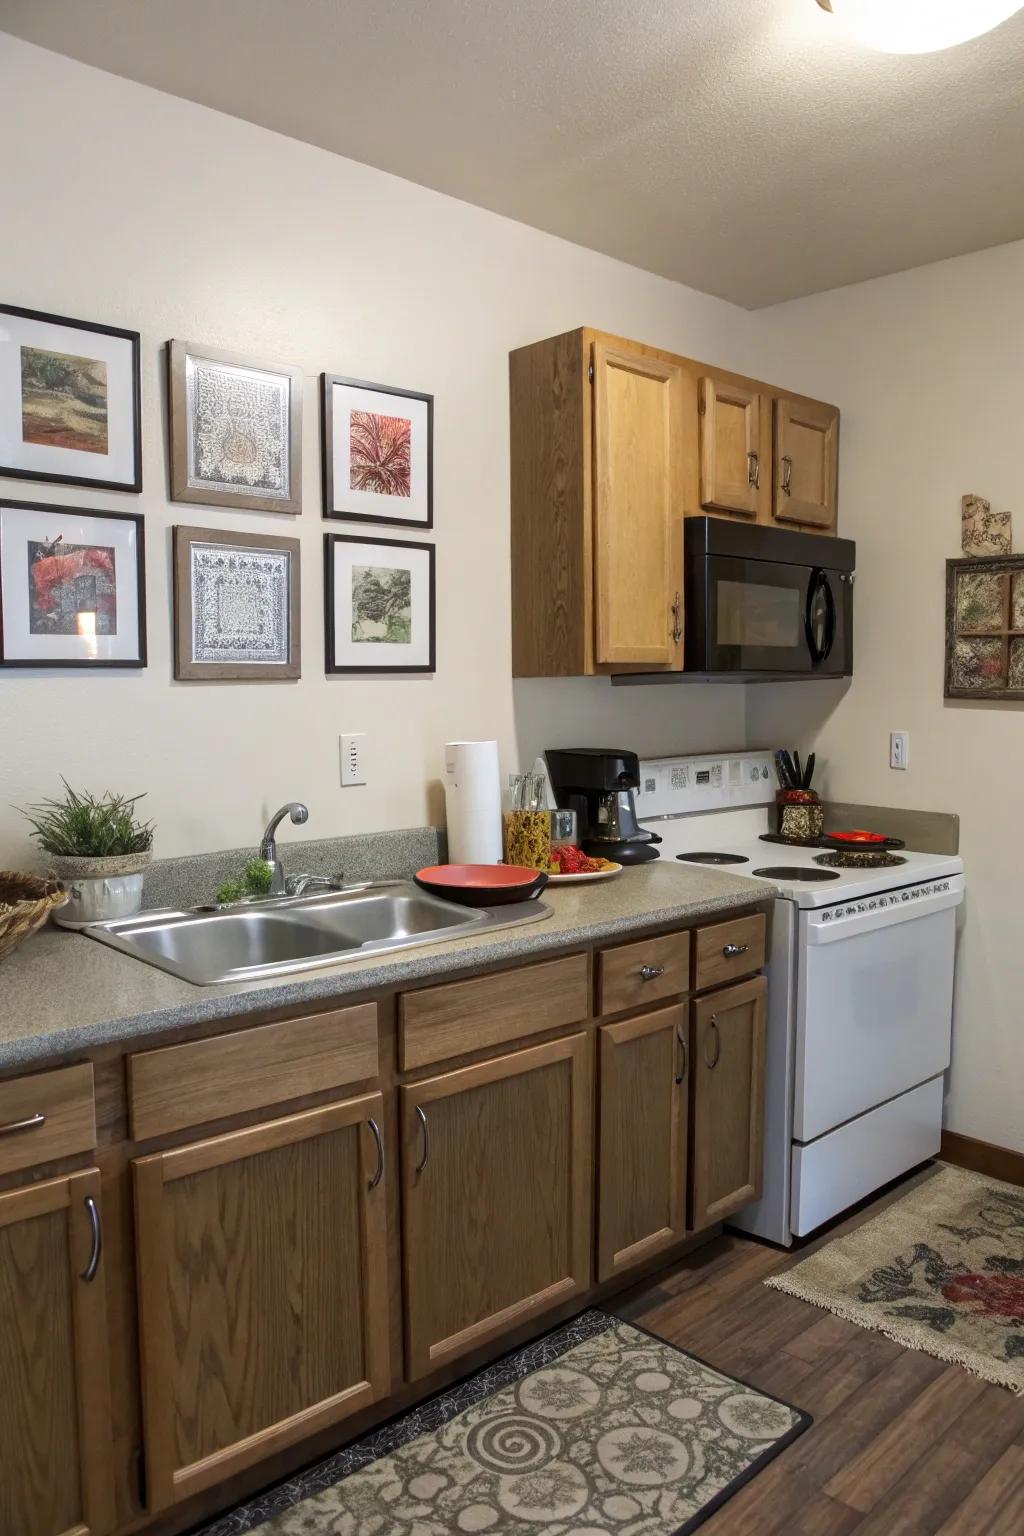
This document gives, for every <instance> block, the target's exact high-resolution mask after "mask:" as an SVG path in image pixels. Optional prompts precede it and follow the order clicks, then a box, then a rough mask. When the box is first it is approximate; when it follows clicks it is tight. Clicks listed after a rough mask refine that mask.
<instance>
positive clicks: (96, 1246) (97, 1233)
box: [82, 1195, 103, 1284]
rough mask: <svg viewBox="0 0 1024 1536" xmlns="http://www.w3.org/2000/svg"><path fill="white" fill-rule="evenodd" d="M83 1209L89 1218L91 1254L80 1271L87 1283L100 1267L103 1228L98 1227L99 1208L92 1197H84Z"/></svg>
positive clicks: (93, 1278)
mask: <svg viewBox="0 0 1024 1536" xmlns="http://www.w3.org/2000/svg"><path fill="white" fill-rule="evenodd" d="M85 1209H86V1212H87V1213H88V1216H89V1225H90V1227H91V1228H92V1253H91V1254H90V1255H89V1262H88V1264H87V1265H86V1266H85V1268H84V1269H83V1270H82V1279H83V1280H84V1281H85V1282H86V1284H88V1283H89V1281H90V1280H95V1279H96V1271H97V1270H98V1269H99V1267H100V1259H101V1258H102V1257H103V1228H102V1227H101V1226H100V1208H99V1206H98V1205H97V1204H96V1201H95V1200H94V1199H93V1197H92V1195H86V1197H85Z"/></svg>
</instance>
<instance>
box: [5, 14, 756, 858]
mask: <svg viewBox="0 0 1024 1536" xmlns="http://www.w3.org/2000/svg"><path fill="white" fill-rule="evenodd" d="M0 157H2V159H0V209H2V213H0V219H2V224H3V238H2V240H0V271H2V273H3V280H2V283H0V289H2V295H0V302H5V303H13V304H20V305H24V306H27V307H29V308H35V309H42V310H49V311H52V312H55V313H57V314H66V315H72V316H75V317H77V318H84V319H92V320H99V321H102V322H106V323H109V324H112V325H121V326H128V327H131V328H133V329H137V330H139V331H141V333H142V357H143V398H144V484H145V489H144V491H143V493H142V495H141V497H138V498H136V497H132V496H126V495H118V494H116V493H114V494H112V493H109V492H95V493H94V492H89V491H87V490H81V489H74V488H62V487H60V486H50V485H43V486H37V485H33V484H32V483H31V482H17V481H7V482H6V483H2V484H0V494H6V495H9V496H12V497H20V498H22V499H24V500H35V501H45V502H51V503H58V504H59V503H65V504H78V505H88V506H97V507H113V508H119V509H124V508H127V509H134V508H138V509H139V510H141V511H142V512H144V513H145V515H146V526H147V564H148V598H149V642H150V660H149V667H148V669H146V670H145V671H142V672H136V673H132V672H125V673H123V674H117V675H111V674H109V673H102V672H96V673H89V672H67V673H63V674H62V673H59V672H50V673H47V672H42V671H40V672H17V671H7V672H2V671H0V855H2V859H0V862H3V861H4V860H6V861H7V862H14V863H18V862H19V861H22V862H23V861H24V860H25V858H26V857H27V844H26V841H25V832H24V826H23V823H22V821H21V819H20V818H19V817H18V816H17V815H16V813H15V812H14V811H13V810H11V809H10V807H11V805H12V804H15V805H17V804H24V803H25V802H26V801H29V800H31V799H33V798H35V797H37V796H39V795H46V794H49V793H51V792H52V791H53V790H54V789H56V788H57V787H58V775H59V774H61V773H63V774H65V775H66V776H67V778H68V779H69V780H70V781H71V782H72V783H73V784H78V785H85V786H88V787H91V788H93V789H103V788H105V787H106V786H107V785H111V786H113V787H115V788H117V789H119V790H123V791H128V792H135V791H139V790H146V791H147V792H148V797H149V798H148V801H147V802H146V804H147V808H148V811H149V813H150V814H151V815H152V816H153V817H155V819H156V822H157V824H158V838H157V851H158V853H160V854H165V855H166V854H175V853H184V852H191V851H195V850H199V849H206V848H219V847H230V846H234V845H237V844H244V843H251V842H253V840H254V839H255V838H256V837H257V836H258V833H259V831H260V829H261V826H262V822H263V820H264V818H265V815H266V813H267V811H268V810H269V809H272V808H274V807H275V806H277V805H278V804H280V802H281V801H282V800H285V799H291V798H295V797H300V798H302V799H304V800H306V801H307V802H308V804H309V807H310V812H311V815H310V821H309V824H308V827H307V829H306V831H307V832H308V835H310V836H331V835H336V834H341V833H345V832H350V831H355V830H363V829H369V828H385V827H400V826H410V825H421V824H423V823H424V822H425V821H426V820H428V819H432V820H434V821H435V822H436V821H439V820H440V818H441V804H442V803H441V799H440V796H439V794H438V792H437V788H436V780H437V776H438V773H439V769H440V762H441V747H442V745H443V743H444V742H445V741H446V740H449V739H451V738H453V737H465V736H497V737H498V738H499V740H500V743H501V749H502V756H503V760H504V762H505V765H506V766H508V767H511V766H512V765H513V759H514V757H515V755H516V753H517V748H518V744H519V743H518V742H517V736H518V738H520V740H521V744H522V751H523V753H524V756H525V757H526V758H527V759H529V760H532V758H533V756H534V755H535V753H536V752H537V751H538V750H540V749H541V748H543V747H544V746H545V745H554V744H562V745H564V744H566V743H567V741H568V740H569V738H570V737H571V736H576V737H577V738H578V739H579V740H580V741H581V742H584V743H591V744H596V743H602V742H604V743H610V744H612V745H625V746H634V747H636V748H637V749H639V750H641V751H662V750H671V749H673V748H675V747H678V748H679V749H680V750H683V749H686V748H688V747H699V746H708V747H712V746H714V745H716V744H719V743H728V744H735V743H738V742H740V741H741V740H742V733H743V727H744V717H743V691H742V689H735V688H718V689H714V690H712V691H710V692H708V691H706V690H702V691H701V692H700V694H699V696H694V695H692V694H690V693H688V692H685V693H684V692H681V693H680V694H678V695H675V694H673V696H672V698H671V700H669V699H668V698H667V697H666V694H665V691H664V690H663V689H641V690H628V691H623V690H614V691H613V690H612V689H611V687H610V685H609V684H608V683H606V682H604V681H594V682H588V681H583V680H580V681H578V682H572V683H562V684H558V685H546V684H543V683H537V684H533V683H524V684H522V685H519V686H518V687H517V689H516V691H515V694H514V692H513V685H512V682H511V679H510V659H509V658H510V617H509V557H508V548H509V533H508V521H509V513H508V506H509V494H508V392H507V390H508V386H507V366H508V365H507V355H508V352H509V350H510V348H512V347H516V346H520V345H522V344H524V343H526V342H529V341H534V340H537V339H539V338H540V337H543V336H547V335H551V334H554V333H555V332H558V331H561V330H567V329H569V328H571V327H573V326H577V325H584V324H595V325H601V326H604V327H606V328H608V329H610V330H613V331H619V332H623V333H625V334H626V335H630V336H636V337H637V338H640V339H650V340H656V341H659V342H661V343H664V344H665V345H667V346H669V347H674V348H676V349H677V350H679V351H681V352H684V353H689V354H692V355H696V356H702V355H708V356H711V357H713V358H715V359H717V360H720V361H721V362H723V363H725V364H730V363H731V364H732V365H733V366H740V365H741V364H742V361H743V353H742V346H741V336H742V335H743V334H745V323H746V320H747V317H746V315H745V314H744V313H743V312H742V311H740V310H737V309H735V308H733V307H732V306H730V305H727V304H724V303H722V302H720V301H718V300H715V299H711V298H708V297H706V296H704V295H701V294H697V293H693V292H691V291H690V290H688V289H685V288H681V287H679V286H678V285H676V284H673V283H670V282H667V281H665V280H663V279H660V278H656V277H652V276H650V275H649V274H646V273H643V272H640V271H637V270H635V269H633V268H630V267H627V266H624V265H622V264H621V263H617V262H614V261H611V260H609V259H607V258H605V257H602V256H598V255H596V254H593V253H592V252H589V251H585V250H583V249H581V248H580V247H577V246H573V245H570V244H567V243H566V242H564V241H560V240H556V239H553V238H551V237H550V236H547V235H543V234H540V233H537V232H536V231H534V230H531V229H528V228H526V227H525V226H524V225H521V224H516V223H513V222H511V221H509V220H506V219H502V218H499V217H497V216H495V215H493V214H490V213H485V212H483V211H481V210H479V209H477V208H474V207H470V206H469V205H468V204H465V203H460V202H457V201H455V200H453V199H451V198H446V197H442V196H440V195H438V194H437V193H434V192H430V191H427V190H425V189H423V188H421V187H417V186H414V185H412V184H411V183H409V182H404V181H401V180H398V179H397V178H394V177H390V176H386V175H384V174H382V173H380V172H378V171H375V170H371V169H369V168H367V167H365V166H362V165H357V164H355V163H354V162H351V161H346V160H342V159H339V158H338V157H336V156H333V155H330V154H328V153H326V152H324V151H322V150H318V149H314V148H311V147H310V146H308V145H306V144H301V143H298V142H296V141H294V140H291V139H287V138H283V137H281V136H279V135H276V134H273V133H269V132H267V131H265V130H263V129H260V128H256V127H253V126H252V125H250V124H248V123H243V122H240V121H238V120H236V119H234V118H230V117H226V116H223V115H220V114H218V113H214V112H210V111H207V110H206V109H204V108H202V107H198V106H195V105H193V104H192V103H190V102H185V101H181V100H178V99H176V98H174V97H171V96H166V95H163V94H161V93H158V92H155V91H152V90H149V89H147V88H145V87H142V86H138V85H135V84H132V83H130V82H128V81H126V80H122V79H119V78H117V77H115V76H113V75H108V74H104V73H101V72H99V71H96V70H93V69H90V68H87V67H85V66H83V65H80V64H77V63H74V62H72V61H70V60H68V59H64V58H61V57H59V56H58V55H55V54H51V53H48V52H45V51H42V50H39V49H36V48H33V47H30V46H28V45H26V44H24V43H20V42H16V41H15V40H14V39H12V38H10V37H8V36H5V35H3V34H0ZM172 336H177V337H183V338H188V339H190V340H197V341H205V342H209V343H214V344H220V345H221V346H224V347H227V348H232V349H234V350H236V351H239V352H251V353H252V354H254V355H255V356H256V357H267V358H274V359H281V360H283V361H286V362H292V363H298V364H301V365H302V367H303V368H304V369H305V372H306V395H305V415H304V442H303V465H304V473H303V480H304V485H303V496H304V507H305V510H304V512H303V514H302V516H301V517H299V518H297V519H294V520H291V519H285V518H281V517H280V516H275V515H273V514H267V515H262V514H258V513H239V512H229V511H225V510H223V509H222V510H219V511H214V510H211V511H209V512H206V511H204V510H203V509H201V508H197V507H194V506H187V505H181V506H177V505H174V504H172V503H170V502H169V500H168V497H167V472H166V448H165V426H164V406H165V402H164V384H163V351H162V349H163V344H164V342H165V341H166V340H167V339H168V338H169V337H172ZM321 370H327V371H331V372H337V373H343V374H348V375H352V376H355V377H357V378H366V379H372V380H375V381H381V382H386V383H392V384H399V385H408V386H410V387H411V388H415V389H422V390H429V391H432V392H433V393H434V395H435V411H436V418H435V513H436V516H435V521H436V543H437V548H438V559H439V563H438V662H437V675H436V677H434V678H418V679H407V680H385V681H377V680H374V679H373V678H370V677H367V678H358V679H355V680H352V679H348V678H339V677H333V678H325V676H324V674H323V660H322V658H323V616H322V595H321V593H322V575H321V572H322V552H321V544H322V534H323V531H324V527H325V525H324V524H323V523H322V522H321V518H320V493H319V468H318V466H319V441H318V430H319V429H318V407H317V376H318V374H319V373H320V372H321ZM175 522H180V523H199V524H206V525H208V526H210V527H223V528H237V529H248V530H252V531H259V530H260V529H263V530H265V531H272V532H275V533H281V532H289V533H291V532H292V531H297V532H298V533H299V534H300V536H301V539H302V556H303V567H304V568H303V582H302V586H303V592H302V597H303V634H302V645H303V668H304V676H303V678H302V680H301V682H299V683H297V684H281V683H278V684H248V685H244V684H231V685H225V684H219V685H218V684H189V683H175V682H174V681H173V679H172V676H171V673H172V658H171V615H170V572H169V553H170V533H169V529H170V527H171V525H172V524H173V523H175ZM326 526H327V527H329V528H333V529H334V530H335V531H339V530H340V531H345V530H344V525H342V524H339V523H331V524H328V525H326ZM367 527H368V525H365V524H364V525H356V526H355V527H354V528H352V529H350V530H349V531H355V532H359V531H362V532H366V531H367ZM370 531H371V532H372V529H371V530H370ZM382 532H383V533H384V534H385V536H389V537H394V536H396V535H395V531H394V530H390V531H389V530H387V529H384V530H382ZM411 536H412V537H417V536H418V535H416V534H412V535H411ZM652 699H653V700H654V701H655V704H652V702H651V701H652ZM655 705H656V707H655ZM342 730H351V731H365V732H367V733H368V734H369V737H370V747H371V753H372V756H371V765H372V782H371V783H370V784H369V785H368V786H367V787H366V788H365V789H349V790H345V791H342V790H340V789H339V787H338V741H337V737H338V733H339V732H340V731H342ZM432 783H433V784H434V788H433V789H432V790H431V789H430V787H429V786H430V785H431V784H432Z"/></svg>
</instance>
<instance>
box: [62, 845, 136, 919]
mask: <svg viewBox="0 0 1024 1536" xmlns="http://www.w3.org/2000/svg"><path fill="white" fill-rule="evenodd" d="M151 857H152V855H151V854H149V853H137V854H132V855H130V856H129V857H126V858H121V859H117V858H113V859H60V858H54V859H52V861H51V862H52V866H53V872H54V873H55V874H56V875H57V877H58V878H59V879H60V881H61V883H62V884H63V886H64V889H65V890H66V891H67V893H68V901H67V904H66V905H65V906H63V907H60V908H58V910H57V911H56V912H54V913H53V914H52V916H53V921H54V922H55V923H56V924H57V926H58V927H59V928H84V927H85V926H86V924H87V923H105V922H110V921H111V920H112V919H113V918H115V917H131V916H132V914H133V913H135V912H138V911H139V909H140V908H141V906H142V880H143V876H142V871H143V869H144V868H145V866H146V865H147V864H148V863H149V861H150V858H151Z"/></svg>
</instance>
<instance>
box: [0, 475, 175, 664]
mask: <svg viewBox="0 0 1024 1536" xmlns="http://www.w3.org/2000/svg"><path fill="white" fill-rule="evenodd" d="M104 524H106V525H107V526H106V528H104V526H103V525H104ZM76 525H78V526H77V530H76ZM90 525H91V526H90ZM122 525H125V526H122ZM127 525H130V527H129V526H127ZM90 540H96V541H97V542H88V541H90ZM99 540H112V541H113V542H112V543H107V542H105V543H100V542H98V541H99ZM62 546H63V547H62ZM87 551H88V552H89V553H90V554H92V555H93V556H94V558H93V559H92V560H89V559H88V558H87V559H85V560H84V561H80V562H79V567H78V569H77V571H76V570H75V569H74V567H72V568H71V569H70V570H68V571H67V572H66V573H61V572H59V571H54V572H51V573H48V579H47V581H46V583H45V586H44V585H43V584H40V586H39V588H38V594H35V595H34V589H33V586H32V573H33V569H34V567H35V565H36V563H37V561H39V562H41V560H42V559H44V558H45V559H49V558H54V557H55V558H65V559H67V558H69V557H71V556H74V555H83V554H85V553H86V552H87ZM97 557H99V558H97ZM121 560H123V561H124V562H125V563H126V564H127V565H128V571H127V572H125V575H124V585H123V586H122V585H121V583H120V576H121V572H120V571H119V569H118V567H119V563H120V561H121ZM49 577H55V578H56V579H49ZM111 582H112V583H113V585H112V586H111ZM72 584H74V586H75V587H76V588H77V591H78V600H79V601H81V602H82V603H83V608H82V610H81V611H80V612H78V613H77V614H76V615H75V617H76V627H75V629H74V630H72V629H70V628H69V627H67V625H68V621H69V618H70V611H69V610H68V609H67V604H66V603H64V602H63V601H62V593H63V592H64V591H66V590H67V589H68V588H72ZM83 585H84V587H85V588H86V589H87V590H86V591H85V592H83V591H82V587H83ZM111 594H112V596H111ZM41 599H43V600H44V601H45V612H44V613H41V612H40V610H43V605H44V604H43V601H41ZM90 602H91V604H92V607H91V608H90V607H89V606H88V604H89V603H90ZM111 604H112V621H111V620H108V623H111V627H105V626H104V624H103V622H102V617H101V615H102V613H103V609H104V607H106V608H107V610H108V613H109V612H110V607H111ZM88 613H91V614H92V626H91V629H90V628H89V627H85V626H83V624H82V622H81V621H82V620H83V619H84V618H85V616H86V614H88ZM51 615H52V616H53V621H54V622H55V623H56V626H57V627H56V628H55V629H53V628H51V629H49V630H48V631H47V630H44V629H43V628H42V627H41V626H38V627H37V619H38V618H40V617H46V618H47V619H49V618H50V616H51ZM126 639H127V643H126V644H125V643H124V642H125V640H126ZM12 651H13V652H15V654H12ZM104 653H105V654H104ZM115 653H118V654H115ZM146 659H147V657H146V525H145V519H144V518H143V517H142V514H141V513H139V512H108V511H105V510H103V509H101V508H99V507H63V506H54V505H53V504H52V503H50V502H39V501H8V500H6V499H0V667H33V668H34V667H46V668H53V667H61V668H63V667H76V668H78V667H90V668H107V667H144V666H145V665H146Z"/></svg>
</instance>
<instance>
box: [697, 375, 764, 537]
mask: <svg viewBox="0 0 1024 1536" xmlns="http://www.w3.org/2000/svg"><path fill="white" fill-rule="evenodd" d="M765 410H766V403H765V401H764V399H763V397H762V396H761V395H760V394H759V393H758V391H757V390H756V389H754V388H753V387H752V386H750V385H748V384H739V383H731V382H726V380H724V379H719V378H715V377H714V376H712V375H705V377H704V378H702V379H701V381H700V504H701V506H702V507H703V508H704V509H705V511H708V512H737V513H742V514H743V515H744V516H746V517H750V518H756V517H757V516H758V514H759V512H760V509H761V506H762V503H763V500H764V492H765V490H766V489H767V484H766V483H765V484H764V485H762V479H764V480H765V482H766V477H767V474H768V466H767V465H762V462H761V456H762V446H761V422H762V416H763V413H764V411H765Z"/></svg>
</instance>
